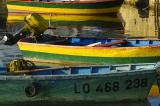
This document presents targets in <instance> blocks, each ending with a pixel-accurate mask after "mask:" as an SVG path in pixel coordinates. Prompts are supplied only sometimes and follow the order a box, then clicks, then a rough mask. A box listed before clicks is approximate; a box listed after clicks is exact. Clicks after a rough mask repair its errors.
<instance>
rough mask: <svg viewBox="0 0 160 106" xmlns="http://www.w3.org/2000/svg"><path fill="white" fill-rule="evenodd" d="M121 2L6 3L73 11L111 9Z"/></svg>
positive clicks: (118, 5)
mask: <svg viewBox="0 0 160 106" xmlns="http://www.w3.org/2000/svg"><path fill="white" fill-rule="evenodd" d="M122 2H123V1H122V0H117V1H110V2H106V3H105V2H100V3H95V4H94V3H93V4H91V3H85V4H75V3H71V4H68V3H67V4H63V3H61V4H51V3H50V4H47V3H38V2H16V1H13V2H7V4H9V5H16V6H30V7H43V8H74V9H98V8H112V7H120V6H121V4H122Z"/></svg>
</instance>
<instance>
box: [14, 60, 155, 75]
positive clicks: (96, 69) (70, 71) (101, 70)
mask: <svg viewBox="0 0 160 106" xmlns="http://www.w3.org/2000/svg"><path fill="white" fill-rule="evenodd" d="M155 66H156V64H155V63H144V64H143V63H142V64H132V65H131V64H121V65H97V66H96V65H93V66H75V67H61V68H55V67H54V68H50V67H49V68H40V69H34V70H32V71H28V70H27V71H25V70H24V71H22V70H21V71H17V72H13V73H14V74H31V75H91V74H107V73H124V72H136V71H146V70H154V69H155ZM13 73H12V74H13Z"/></svg>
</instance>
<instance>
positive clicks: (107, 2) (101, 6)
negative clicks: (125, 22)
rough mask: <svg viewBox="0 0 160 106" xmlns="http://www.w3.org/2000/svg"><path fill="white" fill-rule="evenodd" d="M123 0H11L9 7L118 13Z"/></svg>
mask: <svg viewBox="0 0 160 106" xmlns="http://www.w3.org/2000/svg"><path fill="white" fill-rule="evenodd" d="M122 3H123V0H102V1H60V2H53V1H49V2H47V1H41V2H40V1H39V2H37V1H28V0H23V1H22V0H9V1H7V7H8V9H9V11H10V10H16V11H25V12H28V13H35V12H36V13H53V14H81V15H89V14H111V15H113V14H116V13H117V12H118V11H119V8H120V6H121V5H122Z"/></svg>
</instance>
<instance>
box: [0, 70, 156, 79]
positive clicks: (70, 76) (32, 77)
mask: <svg viewBox="0 0 160 106" xmlns="http://www.w3.org/2000/svg"><path fill="white" fill-rule="evenodd" d="M140 74H141V75H144V74H155V75H156V71H155V68H151V69H141V70H140V69H137V70H136V71H125V72H113V73H103V74H102V73H100V74H99V73H97V74H85V75H84V74H68V75H67V74H66V75H24V74H18V75H15V74H11V75H9V74H8V75H0V80H28V79H29V80H57V79H77V78H85V79H88V78H97V77H98V78H102V77H106V78H107V77H113V76H130V75H140Z"/></svg>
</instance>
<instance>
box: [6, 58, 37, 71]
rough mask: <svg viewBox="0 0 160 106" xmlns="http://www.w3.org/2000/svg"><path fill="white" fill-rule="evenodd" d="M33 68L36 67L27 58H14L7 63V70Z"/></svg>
mask: <svg viewBox="0 0 160 106" xmlns="http://www.w3.org/2000/svg"><path fill="white" fill-rule="evenodd" d="M35 68H36V66H35V64H34V63H33V62H31V61H29V60H24V59H16V60H13V61H11V62H10V63H9V65H8V67H7V71H8V72H16V71H21V70H32V69H35Z"/></svg>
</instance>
